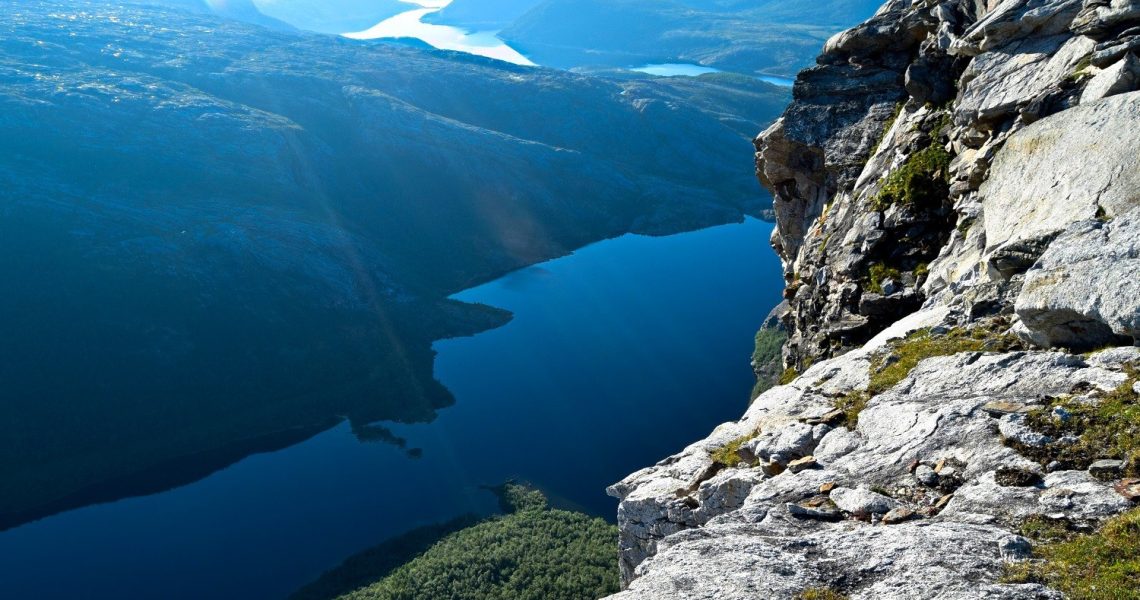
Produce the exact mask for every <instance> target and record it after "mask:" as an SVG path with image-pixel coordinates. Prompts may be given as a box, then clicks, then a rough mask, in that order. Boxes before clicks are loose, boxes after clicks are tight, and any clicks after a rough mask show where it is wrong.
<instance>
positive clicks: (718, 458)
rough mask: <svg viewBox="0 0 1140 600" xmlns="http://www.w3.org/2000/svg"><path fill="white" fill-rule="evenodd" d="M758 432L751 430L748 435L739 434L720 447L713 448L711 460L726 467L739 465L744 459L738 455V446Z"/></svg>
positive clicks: (751, 438) (741, 445) (753, 437)
mask: <svg viewBox="0 0 1140 600" xmlns="http://www.w3.org/2000/svg"><path fill="white" fill-rule="evenodd" d="M758 434H759V432H753V433H750V434H748V435H743V436H740V437H738V438H736V439H735V440H732V441H731V442H728V443H727V444H725V445H723V446H721V447H720V448H717V449H716V450H713V452H712V454H711V457H712V460H713V462H714V463H716V464H718V465H723V466H726V467H735V466H739V465H740V463H742V462H744V459H743V458H742V457H741V456H740V448H741V447H743V446H744V444H746V443H747V442H749V441H751V440H753V439H755V438H756V436H757V435H758Z"/></svg>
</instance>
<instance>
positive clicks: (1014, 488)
mask: <svg viewBox="0 0 1140 600" xmlns="http://www.w3.org/2000/svg"><path fill="white" fill-rule="evenodd" d="M1138 54H1140V1H1138V0H1004V1H1002V2H989V3H987V2H981V1H969V0H952V1H946V2H936V1H930V0H928V1H916V2H910V1H899V0H891V1H890V2H888V3H887V4H886V5H884V6H883V7H882V8H881V9H880V10H879V12H878V13H877V14H876V15H875V16H874V17H872V18H871V19H870V20H868V21H867V22H865V23H863V24H862V25H859V26H857V27H855V28H853V29H851V30H849V31H846V32H844V33H841V34H839V35H837V36H835V37H834V38H832V39H831V40H829V41H828V42H827V44H826V46H825V47H824V50H823V53H822V54H821V56H820V57H819V59H818V61H817V63H818V64H817V65H816V66H814V67H812V68H810V69H807V70H805V71H804V72H802V73H800V75H799V77H798V78H797V81H796V84H795V88H794V101H793V102H792V104H791V105H790V106H789V107H788V109H787V111H786V112H785V113H784V116H783V117H782V118H781V119H780V120H779V121H777V122H776V123H775V124H774V125H772V127H770V128H769V129H768V130H767V131H765V132H764V133H762V134H761V135H760V136H759V137H758V138H757V139H756V148H757V155H756V158H757V161H756V163H757V172H758V175H759V177H760V180H761V182H762V183H764V185H765V186H767V187H768V188H769V189H770V190H771V191H772V193H773V196H774V197H775V212H776V217H777V229H776V232H775V233H774V235H773V238H772V244H773V247H774V249H775V251H776V252H777V253H778V254H779V256H780V257H781V259H782V261H783V265H784V275H785V279H786V284H787V287H786V292H785V297H786V299H787V302H788V304H787V309H786V310H785V311H784V313H783V318H782V320H783V325H784V327H785V329H786V330H787V332H788V335H789V339H788V342H787V343H786V344H785V346H784V350H783V360H784V366H785V367H786V368H787V369H788V370H787V372H786V376H785V378H784V380H785V381H790V382H789V383H786V384H785V385H780V386H777V387H774V388H772V389H770V390H768V391H766V392H764V393H763V394H760V395H759V396H758V397H757V398H755V400H754V401H753V403H752V405H751V406H750V407H749V408H748V410H747V412H746V413H745V415H744V416H743V417H742V418H741V419H740V420H739V421H736V422H732V423H726V424H724V425H722V426H720V427H718V428H717V429H716V430H715V431H713V432H712V434H711V435H710V436H709V437H708V438H706V439H704V440H701V441H699V442H697V443H695V444H693V445H691V446H689V447H688V448H686V449H685V450H683V451H682V452H680V453H678V454H676V455H674V456H671V457H669V458H667V459H665V460H663V461H661V462H660V463H658V464H657V465H655V466H652V467H649V468H647V469H644V470H642V471H639V472H638V473H635V474H633V475H630V476H629V477H627V478H626V479H625V480H623V481H621V482H619V483H617V484H615V485H614V486H612V487H611V488H610V489H609V493H610V494H611V495H613V496H615V497H617V498H619V499H620V500H621V503H620V507H619V512H618V520H619V526H620V530H621V568H622V577H623V584H624V586H626V591H624V592H622V593H620V594H618V595H616V596H613V598H618V599H621V600H632V599H639V598H645V599H664V598H685V599H695V598H710V599H712V598H715V599H718V600H729V599H734V598H741V599H743V598H761V597H762V598H794V597H805V598H806V597H850V598H868V599H869V598H1054V597H1063V595H1062V592H1063V591H1066V592H1071V591H1072V589H1076V588H1072V586H1073V585H1078V584H1079V581H1078V582H1077V583H1071V582H1069V581H1068V580H1069V579H1073V580H1079V579H1080V577H1064V578H1061V577H1058V576H1056V571H1055V570H1053V571H1051V570H1050V568H1051V564H1050V562H1049V561H1050V556H1053V555H1056V554H1058V553H1059V552H1060V550H1059V549H1058V548H1062V546H1058V545H1057V544H1063V543H1069V541H1070V540H1073V539H1077V540H1078V542H1079V541H1080V540H1085V539H1086V538H1084V537H1080V536H1096V535H1099V534H1098V532H1099V531H1101V528H1102V527H1103V526H1104V524H1105V523H1106V522H1114V521H1113V520H1114V519H1120V518H1125V517H1121V516H1120V515H1132V514H1135V512H1134V508H1135V506H1136V505H1135V502H1137V500H1140V479H1135V478H1136V477H1138V476H1140V383H1138V376H1137V371H1136V368H1137V367H1138V366H1140V347H1137V346H1138V344H1140V92H1138V91H1136V90H1137V89H1140V59H1138V58H1137V56H1138ZM801 373H802V374H801ZM795 375H798V377H795V378H793V376H795ZM1043 524H1044V525H1048V528H1046V527H1045V526H1044V525H1043ZM1044 529H1048V530H1049V531H1052V532H1054V534H1051V536H1046V535H1044V534H1042V533H1041V532H1042V531H1043V530H1044ZM1087 539H1092V538H1091V537H1089V538H1087ZM1058 540H1060V541H1058ZM1062 549H1063V548H1062ZM1109 559H1111V556H1110V557H1109ZM1098 560H1102V561H1103V560H1108V559H1105V558H1104V557H1103V556H1102V557H1101V558H1099V559H1098ZM1121 572H1123V573H1124V575H1122V577H1124V578H1125V579H1124V580H1122V581H1125V583H1124V584H1122V585H1124V586H1125V587H1122V588H1120V589H1128V587H1127V586H1128V585H1129V584H1128V581H1132V582H1133V583H1137V585H1136V586H1134V587H1132V589H1133V590H1135V589H1138V588H1140V583H1138V582H1137V581H1136V580H1128V579H1127V578H1128V577H1133V578H1135V577H1137V576H1138V575H1137V574H1136V572H1135V571H1129V570H1127V569H1125V570H1123V571H1121ZM1097 576H1099V575H1097ZM1097 585H1099V588H1096V589H1099V590H1100V591H1099V592H1098V593H1099V594H1100V596H1097V595H1095V594H1094V595H1093V596H1089V597H1105V598H1108V597H1125V596H1115V595H1109V594H1114V593H1115V592H1112V591H1111V589H1110V588H1109V587H1106V585H1108V584H1106V583H1104V582H1100V583H1098V584H1097ZM1066 586H1068V587H1066ZM1059 590H1060V591H1059ZM823 593H827V594H834V596H822V595H817V596H808V595H807V594H823ZM1127 597H1132V596H1127Z"/></svg>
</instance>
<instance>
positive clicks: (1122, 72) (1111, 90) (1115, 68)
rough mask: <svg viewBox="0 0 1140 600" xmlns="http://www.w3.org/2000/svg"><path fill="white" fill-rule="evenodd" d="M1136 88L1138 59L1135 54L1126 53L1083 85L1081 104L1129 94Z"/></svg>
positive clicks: (1139, 72) (1139, 76) (1139, 85)
mask: <svg viewBox="0 0 1140 600" xmlns="http://www.w3.org/2000/svg"><path fill="white" fill-rule="evenodd" d="M1137 88H1140V59H1138V58H1136V55H1135V54H1132V53H1128V54H1125V55H1124V58H1122V59H1121V60H1118V61H1116V62H1115V63H1113V64H1112V66H1110V67H1108V68H1106V69H1104V70H1103V71H1101V72H1100V73H1097V74H1096V75H1095V76H1094V77H1093V78H1092V79H1091V80H1089V82H1088V83H1087V84H1085V91H1084V92H1081V104H1088V103H1089V102H1095V101H1097V100H1100V99H1101V98H1107V97H1109V96H1115V95H1116V94H1123V93H1125V92H1131V91H1133V90H1136V89H1137Z"/></svg>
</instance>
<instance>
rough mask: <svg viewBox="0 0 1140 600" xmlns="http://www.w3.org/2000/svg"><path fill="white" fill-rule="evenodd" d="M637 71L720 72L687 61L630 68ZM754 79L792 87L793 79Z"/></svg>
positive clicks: (661, 73)
mask: <svg viewBox="0 0 1140 600" xmlns="http://www.w3.org/2000/svg"><path fill="white" fill-rule="evenodd" d="M630 71H636V72H638V73H646V74H649V75H656V76H658V77H697V76H699V75H704V74H706V73H720V72H721V71H720V69H715V68H713V67H706V66H704V65H694V64H689V63H661V64H652V65H645V66H642V67H637V68H635V69H630ZM756 79H759V80H760V81H763V82H766V83H770V84H772V85H778V86H780V87H792V85H793V84H795V80H793V79H788V78H787V77H777V76H775V75H757V76H756Z"/></svg>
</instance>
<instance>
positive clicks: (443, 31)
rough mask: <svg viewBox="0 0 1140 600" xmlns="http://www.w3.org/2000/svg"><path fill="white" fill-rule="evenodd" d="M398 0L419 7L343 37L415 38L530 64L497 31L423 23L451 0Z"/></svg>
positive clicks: (370, 38)
mask: <svg viewBox="0 0 1140 600" xmlns="http://www.w3.org/2000/svg"><path fill="white" fill-rule="evenodd" d="M401 1H403V2H407V3H408V4H413V5H416V6H419V7H420V8H417V9H413V10H409V11H407V12H402V13H400V14H398V15H396V16H394V17H391V18H388V19H385V20H384V21H381V22H380V23H377V24H376V25H374V26H372V27H370V28H368V29H365V30H364V31H357V32H352V33H346V34H344V36H345V37H347V38H352V39H356V40H374V39H387V38H392V39H395V38H415V39H418V40H421V41H423V42H426V43H428V44H430V45H432V46H434V47H435V48H439V49H440V50H455V51H458V52H467V53H469V54H476V55H479V56H486V57H488V58H495V59H498V60H502V61H506V62H510V63H514V64H516V65H527V66H533V65H534V63H533V62H531V61H530V59H528V58H527V57H525V56H523V55H522V54H520V53H519V52H518V51H517V50H515V49H514V48H511V47H510V46H508V45H507V44H506V43H505V42H503V40H500V39H499V38H498V35H497V34H498V32H496V31H476V32H468V31H465V30H463V29H460V28H458V27H452V26H450V25H435V24H432V23H424V22H423V20H422V19H423V18H424V17H425V16H427V15H430V14H432V13H434V12H439V11H440V10H442V9H443V8H444V7H446V6H447V5H448V4H451V1H452V0H401Z"/></svg>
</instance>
